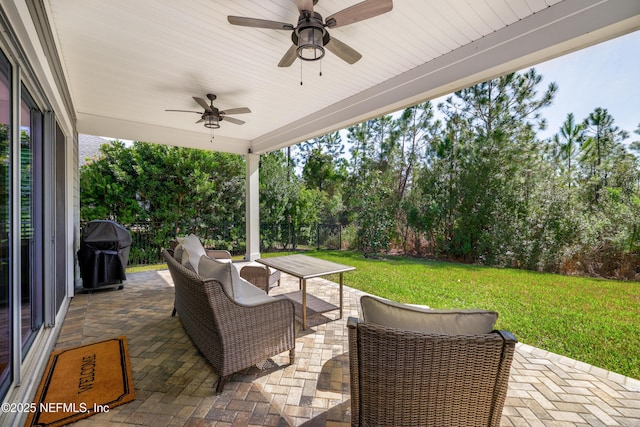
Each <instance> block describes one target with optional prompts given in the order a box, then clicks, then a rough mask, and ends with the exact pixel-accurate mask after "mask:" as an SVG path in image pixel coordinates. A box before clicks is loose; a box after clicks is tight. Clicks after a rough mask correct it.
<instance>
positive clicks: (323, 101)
mask: <svg viewBox="0 0 640 427" xmlns="http://www.w3.org/2000/svg"><path fill="white" fill-rule="evenodd" d="M359 1H360V0H319V2H318V4H317V5H316V7H315V10H316V11H317V12H319V13H320V14H321V15H322V16H324V17H326V16H329V15H331V14H333V13H335V12H337V11H339V10H341V9H343V8H345V7H348V6H351V5H353V4H355V3H358V2H359ZM45 7H46V12H47V15H48V17H49V21H50V25H51V27H52V32H53V35H54V40H55V43H56V47H57V50H58V52H59V55H60V59H61V62H62V67H63V71H64V74H65V79H66V81H67V85H68V87H69V90H70V94H71V99H72V102H73V106H74V109H75V111H76V116H77V118H78V131H79V132H80V133H86V134H92V135H101V136H108V137H116V138H121V139H134V140H144V141H149V142H156V143H163V144H174V145H181V146H189V147H195V148H205V149H213V150H219V151H227V152H235V153H241V154H244V153H247V152H248V150H251V151H252V152H254V153H264V152H268V151H271V150H274V149H277V148H280V147H284V146H287V145H291V144H294V143H297V142H300V141H304V140H306V139H309V138H312V137H314V136H318V135H322V134H324V133H327V132H330V131H333V130H337V129H342V128H344V127H346V126H348V125H351V124H354V123H357V122H360V121H362V120H365V119H368V118H371V117H375V116H378V115H380V114H384V113H388V112H392V111H396V110H398V109H400V108H403V107H406V106H409V105H413V104H415V103H418V102H421V101H424V100H426V99H430V98H433V97H436V96H440V95H443V94H446V93H450V92H452V91H454V90H456V89H460V88H462V87H465V86H468V85H470V84H473V83H476V82H479V81H482V80H486V79H489V78H492V77H495V76H497V75H500V74H503V73H505V72H509V71H514V70H517V69H520V68H523V67H526V66H529V65H532V64H535V63H536V62H540V61H542V60H546V59H549V58H551V57H555V56H559V55H562V54H564V53H567V52H570V51H573V50H576V49H579V48H582V47H585V46H588V45H591V44H594V43H597V42H601V41H604V40H607V39H610V38H613V37H616V36H618V35H621V34H625V33H628V32H631V31H634V30H637V29H639V28H640V1H638V0H563V1H561V0H395V1H394V5H393V10H392V11H391V12H389V13H387V14H384V15H381V16H378V17H375V18H372V19H370V20H367V21H362V22H358V23H355V24H352V25H349V26H345V27H340V28H335V29H332V30H329V32H330V34H331V36H333V37H336V38H338V39H339V40H340V41H342V42H344V43H347V44H349V45H350V46H351V47H353V48H354V49H356V50H357V51H359V52H360V53H361V54H362V55H363V57H362V59H361V60H360V61H359V62H357V63H356V64H354V65H348V64H347V63H345V62H343V61H341V60H340V59H339V58H337V57H336V56H334V55H333V54H331V53H330V52H327V55H326V56H325V59H323V60H322V61H321V67H322V76H319V75H318V73H319V70H320V64H319V63H318V62H304V63H301V61H300V60H296V62H295V63H294V64H293V66H291V67H290V68H278V67H277V64H278V62H279V60H280V58H281V57H282V55H283V54H284V53H285V51H286V50H287V49H288V48H289V46H290V45H291V39H290V32H289V31H278V30H268V29H258V28H247V27H238V26H233V25H230V24H229V23H228V22H227V16H228V15H237V16H247V17H254V18H262V19H269V20H274V21H282V22H289V23H292V24H294V25H295V23H296V22H297V17H298V12H297V9H296V6H295V4H294V3H293V1H291V0H236V1H223V0H217V1H216V0H188V1H184V0H135V1H132V0H108V1H104V0H45ZM636 54H637V52H636ZM301 79H302V81H303V85H300V81H301ZM207 93H214V94H216V95H217V96H218V99H217V101H216V102H215V103H214V105H216V106H217V107H218V108H220V109H221V110H224V109H228V108H235V107H245V106H246V107H249V108H250V109H251V110H252V113H251V114H246V115H238V116H234V117H237V118H239V119H242V120H245V121H246V123H245V124H244V125H241V126H238V125H234V124H231V123H228V122H222V127H221V128H220V129H218V130H216V131H215V132H214V135H215V138H214V140H213V142H211V140H210V131H209V130H208V129H205V128H204V127H203V126H202V124H195V123H194V122H195V121H196V120H198V119H199V117H198V116H197V115H196V114H187V113H175V112H165V111H164V110H165V109H184V110H198V109H200V108H199V107H198V105H197V104H196V103H195V102H194V101H193V99H192V96H199V97H202V98H205V95H206V94H207Z"/></svg>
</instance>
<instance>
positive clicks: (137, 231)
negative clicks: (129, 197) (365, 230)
mask: <svg viewBox="0 0 640 427" xmlns="http://www.w3.org/2000/svg"><path fill="white" fill-rule="evenodd" d="M84 225H85V223H82V224H81V228H84ZM123 225H124V226H125V227H126V228H127V229H128V230H129V231H130V232H131V240H132V241H131V249H130V251H129V263H128V265H129V266H136V265H150V264H157V263H161V262H163V260H162V255H161V249H162V248H163V247H169V242H170V241H171V240H173V239H175V238H176V236H185V235H188V234H191V233H193V234H195V235H197V236H198V237H199V238H200V240H201V241H202V243H203V245H204V246H205V247H210V248H215V249H224V250H227V251H229V252H231V254H232V255H243V254H244V253H245V252H246V236H245V232H244V231H245V230H244V224H242V227H241V228H240V227H237V226H236V225H235V224H230V223H229V224H226V223H223V224H220V225H216V226H203V225H202V224H198V225H197V226H192V227H176V226H174V225H167V224H161V223H154V222H138V223H134V224H123ZM343 229H344V226H342V225H340V224H313V225H308V226H300V227H295V226H293V225H292V224H288V223H284V224H261V225H260V250H261V251H262V252H280V251H296V250H309V249H328V250H342V249H343V248H344V246H345V245H344V244H343Z"/></svg>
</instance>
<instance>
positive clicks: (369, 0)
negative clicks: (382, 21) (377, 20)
mask: <svg viewBox="0 0 640 427" xmlns="http://www.w3.org/2000/svg"><path fill="white" fill-rule="evenodd" d="M294 2H295V3H296V6H297V7H298V12H299V13H300V17H299V18H298V24H297V25H296V26H293V25H292V24H287V23H285V22H277V21H268V20H265V19H257V18H246V17H242V16H229V17H227V19H228V21H229V23H230V24H233V25H241V26H244V27H255V28H269V29H274V30H291V41H292V42H293V44H292V45H291V47H290V48H289V50H287V52H286V53H285V54H284V56H283V57H282V59H281V60H280V62H279V63H278V67H289V66H290V65H291V64H293V62H294V61H295V60H296V58H300V59H302V60H305V61H316V60H318V59H321V58H322V57H323V56H324V53H325V52H324V48H325V47H326V48H327V49H329V51H330V52H332V53H333V54H335V55H336V56H337V57H339V58H340V59H342V60H343V61H346V62H347V63H349V64H354V63H356V62H357V61H358V60H359V59H360V58H362V55H361V54H360V53H358V52H357V51H356V50H355V49H353V48H352V47H350V46H348V45H347V44H345V43H343V42H341V41H340V40H338V39H336V38H335V37H330V36H329V32H328V31H327V28H338V27H344V26H345V25H349V24H353V23H354V22H359V21H364V20H365V19H369V18H373V17H374V16H378V15H382V14H383V13H387V12H389V11H390V10H391V9H393V1H392V0H365V1H363V2H361V3H357V4H355V5H353V6H351V7H348V8H346V9H343V10H341V11H339V12H336V13H334V14H333V15H331V16H329V17H327V19H326V20H324V21H323V19H322V16H321V15H320V14H319V13H317V12H314V10H313V6H314V5H315V4H316V3H317V2H318V0H294Z"/></svg>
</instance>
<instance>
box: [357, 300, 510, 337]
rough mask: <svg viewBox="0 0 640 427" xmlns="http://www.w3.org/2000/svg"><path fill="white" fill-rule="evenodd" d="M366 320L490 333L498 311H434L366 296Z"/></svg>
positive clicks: (420, 329)
mask: <svg viewBox="0 0 640 427" xmlns="http://www.w3.org/2000/svg"><path fill="white" fill-rule="evenodd" d="M360 305H361V308H362V315H363V317H364V321H365V322H366V323H375V324H377V325H383V326H388V327H391V328H397V329H405V330H410V331H417V332H430V333H437V334H451V335H477V334H487V333H489V332H491V331H492V330H493V326H494V325H495V323H496V320H498V313H496V312H495V311H490V310H431V309H427V308H420V307H416V306H409V305H406V304H400V303H398V302H394V301H389V300H382V299H378V298H373V297H371V296H368V295H365V296H363V297H362V298H361V299H360Z"/></svg>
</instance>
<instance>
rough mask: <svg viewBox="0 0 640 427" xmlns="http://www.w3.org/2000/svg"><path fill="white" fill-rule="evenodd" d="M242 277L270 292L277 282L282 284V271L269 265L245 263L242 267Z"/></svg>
mask: <svg viewBox="0 0 640 427" xmlns="http://www.w3.org/2000/svg"><path fill="white" fill-rule="evenodd" d="M240 277H242V278H243V279H245V280H246V281H248V282H249V283H252V284H253V285H255V286H257V287H258V288H260V289H262V290H264V291H265V292H266V293H269V290H270V289H271V288H273V287H274V286H275V284H276V283H277V284H278V286H280V272H279V271H278V270H273V271H271V269H270V268H269V267H267V266H260V265H245V266H244V267H242V268H241V269H240Z"/></svg>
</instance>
